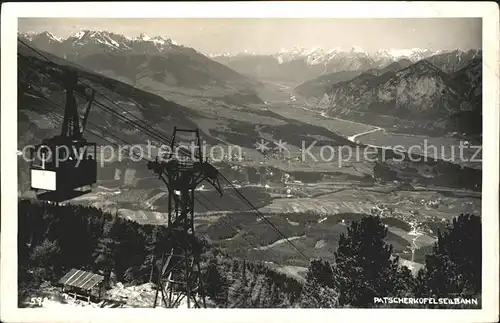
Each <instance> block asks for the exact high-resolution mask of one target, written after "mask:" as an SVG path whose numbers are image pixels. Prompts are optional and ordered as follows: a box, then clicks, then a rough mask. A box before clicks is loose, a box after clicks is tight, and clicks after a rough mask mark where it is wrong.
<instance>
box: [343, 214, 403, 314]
mask: <svg viewBox="0 0 500 323" xmlns="http://www.w3.org/2000/svg"><path fill="white" fill-rule="evenodd" d="M386 234H387V228H386V227H385V226H384V225H383V224H382V221H381V219H380V218H379V217H375V216H367V217H364V218H362V219H361V220H360V221H357V222H353V223H352V224H351V225H350V226H349V227H348V229H347V233H346V234H342V235H341V236H340V240H339V247H338V249H337V252H335V266H334V281H335V284H336V286H337V289H338V291H339V293H340V294H339V305H340V306H345V305H351V306H354V307H372V306H373V305H374V303H373V298H374V297H375V296H377V297H380V296H389V295H392V294H394V286H395V283H396V280H397V272H398V259H397V258H396V257H393V256H392V246H391V245H388V244H386V243H385V242H384V238H385V237H386Z"/></svg>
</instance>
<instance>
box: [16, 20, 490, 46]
mask: <svg viewBox="0 0 500 323" xmlns="http://www.w3.org/2000/svg"><path fill="white" fill-rule="evenodd" d="M481 23H482V22H481V18H390V19H389V18H379V19H373V18H372V19H367V18H362V19H353V18H350V19H339V18H332V19H324V18H321V19H320V18H295V19H292V18H290V19H283V18H282V19H278V18H275V19H271V18H252V19H241V18H234V19H220V18H196V19H194V18H164V19H148V18H112V19H110V18H22V19H19V31H21V32H28V31H34V32H42V31H50V32H52V33H53V34H54V35H56V36H58V37H64V38H65V37H68V36H71V35H72V34H75V33H76V32H78V31H80V30H81V29H90V30H106V31H110V32H115V33H118V34H123V35H125V36H130V37H135V36H139V35H140V34H141V33H146V34H147V35H148V36H150V37H154V36H164V37H167V38H171V39H172V40H174V41H176V42H177V43H180V44H182V45H185V46H189V47H193V48H195V49H197V50H199V51H202V52H205V53H233V54H235V53H241V52H244V51H248V52H257V53H272V52H277V51H280V50H282V49H284V50H289V49H292V48H294V47H296V48H314V47H319V48H324V49H331V48H339V47H340V48H346V49H350V48H352V47H360V48H362V49H363V50H365V51H376V50H379V49H389V48H392V49H409V48H425V49H430V50H450V49H465V50H467V49H479V48H481V33H482V30H481Z"/></svg>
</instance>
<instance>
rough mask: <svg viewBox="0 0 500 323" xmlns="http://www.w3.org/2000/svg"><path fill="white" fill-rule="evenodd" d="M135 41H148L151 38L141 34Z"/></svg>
mask: <svg viewBox="0 0 500 323" xmlns="http://www.w3.org/2000/svg"><path fill="white" fill-rule="evenodd" d="M137 39H138V40H143V41H148V40H150V39H151V37H149V36H148V35H146V33H141V34H140V35H139V37H138V38H137Z"/></svg>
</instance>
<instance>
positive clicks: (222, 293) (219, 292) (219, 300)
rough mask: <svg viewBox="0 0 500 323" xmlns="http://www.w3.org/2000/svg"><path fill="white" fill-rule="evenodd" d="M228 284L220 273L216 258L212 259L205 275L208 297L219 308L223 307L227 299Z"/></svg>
mask: <svg viewBox="0 0 500 323" xmlns="http://www.w3.org/2000/svg"><path fill="white" fill-rule="evenodd" d="M227 288H228V283H227V280H226V278H225V277H223V276H222V275H221V273H220V271H219V265H218V262H217V258H216V257H215V256H213V257H211V258H210V260H209V262H208V265H207V268H206V274H205V290H206V295H207V296H208V297H210V298H211V299H212V300H213V301H214V302H215V304H217V306H223V305H224V303H225V299H226V290H227Z"/></svg>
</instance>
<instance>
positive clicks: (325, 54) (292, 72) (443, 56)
mask: <svg viewBox="0 0 500 323" xmlns="http://www.w3.org/2000/svg"><path fill="white" fill-rule="evenodd" d="M479 56H481V51H480V50H468V51H461V50H454V51H431V50H428V49H419V48H413V49H408V50H395V49H392V50H378V51H376V52H366V51H363V50H361V49H359V48H352V49H350V50H343V49H331V50H323V49H313V50H307V49H292V50H291V51H281V52H278V53H275V54H257V53H241V54H237V55H229V54H222V55H211V58H212V59H214V60H215V61H218V62H220V63H223V64H225V65H227V66H229V67H231V68H232V69H234V70H235V71H237V72H239V73H241V74H243V75H249V76H252V77H255V78H257V79H268V80H280V81H289V82H300V83H302V82H304V81H307V80H310V79H313V78H316V77H319V76H323V75H326V74H330V73H339V72H351V71H353V72H355V71H357V72H363V71H367V70H373V69H380V68H383V67H385V66H387V65H389V64H391V63H393V62H397V61H401V60H408V61H410V62H412V63H415V62H417V61H419V60H422V59H428V60H429V61H431V62H432V63H433V64H435V65H436V66H438V67H439V68H441V69H442V70H444V71H446V72H453V71H457V70H459V69H460V68H463V67H464V66H465V65H466V64H467V62H468V61H469V60H471V59H472V58H474V57H479Z"/></svg>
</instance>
